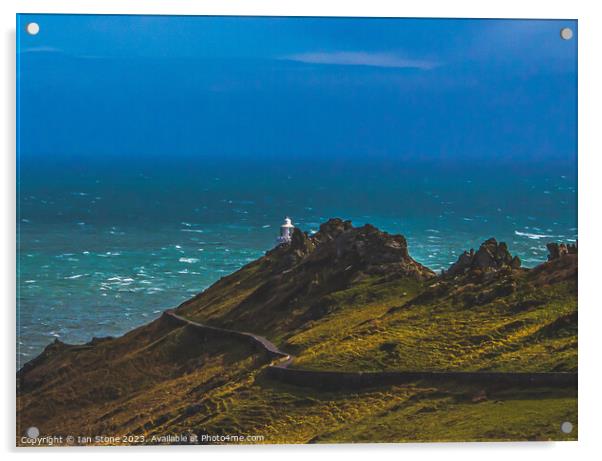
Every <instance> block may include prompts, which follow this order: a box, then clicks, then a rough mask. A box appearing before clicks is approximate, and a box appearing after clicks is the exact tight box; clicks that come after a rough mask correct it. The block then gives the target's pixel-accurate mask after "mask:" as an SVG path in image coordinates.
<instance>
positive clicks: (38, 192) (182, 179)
mask: <svg viewBox="0 0 602 461" xmlns="http://www.w3.org/2000/svg"><path fill="white" fill-rule="evenodd" d="M117 165H118V166H117ZM576 199H577V196H576V175H575V174H574V172H570V171H566V170H563V169H557V168H553V167H550V168H547V169H545V168H543V167H541V166H531V167H527V166H524V165H497V166H488V167H487V168H485V167H479V166H478V165H475V164H472V165H464V166H459V165H441V164H437V165H433V164H418V163H417V164H414V165H408V164H404V163H402V162H390V161H388V162H387V161H375V160H374V159H372V160H370V159H367V160H366V161H364V162H363V163H358V162H354V163H353V164H352V165H349V164H347V163H345V162H341V161H336V160H331V161H326V160H316V159H314V160H312V161H303V160H301V159H297V161H295V162H293V161H284V162H283V161H282V160H281V159H274V158H272V159H269V160H265V161H263V162H257V163H254V162H247V163H246V164H241V163H240V162H234V161H232V160H231V159H224V160H222V161H216V160H214V161H212V162H204V161H198V160H195V161H192V160H190V159H188V160H186V159H182V158H179V159H178V160H175V159H174V160H165V159H163V160H156V159H155V160H152V159H150V160H148V161H144V162H140V161H137V162H131V163H130V164H128V163H124V162H123V161H119V162H116V161H113V160H107V161H105V162H99V163H98V165H90V164H85V165H83V164H79V163H77V162H70V161H69V160H65V161H64V162H63V163H61V164H56V163H53V164H48V165H39V164H35V165H34V164H24V163H22V164H21V165H20V180H19V213H18V228H19V233H18V248H19V254H18V261H17V263H18V282H17V283H18V287H17V288H18V306H19V317H18V320H19V321H18V325H17V334H18V347H17V359H18V366H19V367H20V366H22V364H23V363H24V362H26V361H28V360H30V359H32V358H33V357H35V355H37V354H38V353H39V352H40V351H41V350H42V349H43V348H44V347H45V346H46V345H47V344H48V343H49V342H51V341H52V340H53V339H54V338H59V339H60V340H62V341H65V342H69V343H81V342H86V341H89V340H90V339H91V338H92V337H94V336H107V335H119V334H122V333H124V332H126V331H127V330H129V329H131V328H133V327H135V326H138V325H141V324H143V323H146V322H148V321H150V320H152V319H153V318H155V317H157V316H158V315H159V313H160V312H161V311H162V310H164V309H166V308H169V307H173V306H175V305H177V304H179V303H181V302H182V301H184V300H186V299H188V298H190V297H191V296H193V295H194V294H196V293H198V292H200V291H201V290H203V289H204V288H206V287H208V286H209V285H211V284H212V283H213V282H215V281H216V280H218V279H219V278H220V277H222V276H224V275H227V274H229V273H231V272H233V271H235V270H237V269H238V268H240V267H241V266H243V265H245V264H246V263H248V262H250V261H253V260H254V259H256V258H258V257H260V256H261V255H262V254H264V252H265V251H266V250H268V249H270V248H271V247H273V246H274V244H275V238H276V236H277V234H278V226H279V225H280V224H281V222H282V220H283V218H284V216H285V215H289V216H291V217H292V218H293V221H294V223H295V225H297V226H299V227H300V228H302V229H303V230H305V231H308V232H310V233H311V232H315V231H316V230H317V229H318V227H319V224H320V223H321V222H324V221H325V220H327V219H328V218H330V217H341V218H345V219H351V220H352V221H353V222H354V224H356V225H361V224H364V223H371V224H374V225H376V226H377V227H379V228H381V229H383V230H386V231H388V232H391V233H401V234H403V235H405V236H406V238H407V239H408V242H409V251H410V254H411V255H412V256H413V257H414V258H415V259H417V260H418V261H420V262H421V263H423V264H425V265H427V266H429V267H430V268H432V269H434V270H440V269H442V268H446V267H448V266H449V265H450V264H451V263H452V262H453V261H455V259H456V258H457V256H458V254H459V253H461V252H462V251H463V250H464V249H469V248H471V247H475V248H476V247H478V245H479V243H480V242H482V241H483V240H485V239H486V238H489V237H492V236H494V237H496V238H497V239H498V240H501V241H505V242H507V243H508V245H509V248H510V251H511V252H512V253H516V254H518V255H519V256H520V257H521V259H522V260H523V264H524V265H525V266H529V267H532V266H534V265H536V264H538V263H540V262H542V261H544V260H545V259H546V254H547V253H546V249H545V244H546V243H547V242H549V241H559V240H562V241H575V240H576V239H577V224H576V223H577V215H576V213H577V212H576Z"/></svg>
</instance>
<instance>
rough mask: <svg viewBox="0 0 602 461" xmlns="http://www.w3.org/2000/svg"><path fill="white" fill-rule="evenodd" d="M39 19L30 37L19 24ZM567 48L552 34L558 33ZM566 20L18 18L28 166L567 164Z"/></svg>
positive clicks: (571, 64)
mask: <svg viewBox="0 0 602 461" xmlns="http://www.w3.org/2000/svg"><path fill="white" fill-rule="evenodd" d="M33 20H35V21H36V22H38V23H39V24H40V28H41V30H40V33H39V34H38V35H37V36H28V35H27V34H26V33H25V31H24V29H25V24H26V23H27V22H30V21H33ZM567 26H569V27H571V28H573V30H574V31H575V38H574V39H573V40H570V41H564V40H561V39H560V36H559V31H560V29H561V28H562V27H567ZM576 29H577V24H576V22H575V21H557V20H554V21H531V20H525V21H517V20H440V19H432V20H425V19H344V18H330V19H328V18H324V19H320V18H250V17H249V18H236V17H231V18H226V17H162V16H81V15H73V16H70V15H21V16H19V17H18V34H17V35H18V47H19V50H18V53H19V56H18V57H19V65H18V72H19V80H18V81H19V129H20V137H19V148H20V155H21V159H22V160H24V161H28V160H31V161H34V162H37V160H39V159H42V158H46V159H48V158H50V157H52V158H53V159H67V160H68V159H75V158H77V159H80V161H84V162H85V161H89V160H90V161H91V160H92V159H99V158H102V159H109V158H110V159H114V158H115V157H117V158H122V159H128V158H141V157H142V158H152V157H155V156H171V157H177V158H182V159H185V158H189V157H195V158H201V159H212V158H221V159H223V158H232V159H233V160H241V161H242V160H245V159H246V160H250V159H257V158H274V157H282V156H287V157H292V158H298V159H313V158H316V157H318V156H328V157H333V158H342V159H361V158H363V159H373V158H393V159H398V160H402V161H406V160H407V161H409V160H412V161H425V162H427V163H428V162H433V161H435V162H445V161H447V160H449V161H451V162H460V161H462V160H466V161H468V162H470V163H472V164H474V162H475V161H477V162H481V163H483V164H487V163H491V164H495V163H496V162H498V161H500V162H509V161H510V162H521V163H522V162H527V163H531V164H543V163H546V164H554V165H571V164H574V163H575V159H576V136H577V120H576V117H577V107H576V105H577V39H576Z"/></svg>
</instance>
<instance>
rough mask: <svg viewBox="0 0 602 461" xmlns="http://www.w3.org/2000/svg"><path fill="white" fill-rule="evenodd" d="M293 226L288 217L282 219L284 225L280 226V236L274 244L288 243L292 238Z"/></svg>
mask: <svg viewBox="0 0 602 461" xmlns="http://www.w3.org/2000/svg"><path fill="white" fill-rule="evenodd" d="M294 229H295V226H293V222H292V221H291V218H289V217H288V216H287V217H286V218H284V224H282V226H280V236H279V237H278V238H277V239H276V242H278V243H279V244H283V243H290V242H291V239H292V238H293V230H294Z"/></svg>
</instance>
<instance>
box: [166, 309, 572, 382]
mask: <svg viewBox="0 0 602 461" xmlns="http://www.w3.org/2000/svg"><path fill="white" fill-rule="evenodd" d="M164 315H165V316H167V317H168V318H170V319H171V320H172V321H175V322H176V323H177V324H179V325H188V326H190V327H193V328H195V329H198V330H201V331H203V332H205V333H213V334H216V335H218V336H224V337H230V338H237V339H239V340H243V341H246V342H247V343H250V344H252V345H253V346H254V347H256V348H258V349H260V350H262V351H264V352H265V353H267V354H268V355H269V356H270V357H272V358H273V359H274V360H273V361H272V363H271V364H270V365H269V366H268V367H267V370H266V371H267V374H268V376H269V377H271V378H273V379H276V380H278V381H282V382H285V383H288V384H294V385H299V386H306V387H313V388H318V389H334V390H340V389H347V388H351V389H357V388H365V387H373V386H382V385H390V384H402V383H408V382H413V381H418V380H428V381H436V382H453V383H463V384H478V385H494V386H496V387H511V386H521V387H524V386H534V387H542V386H546V387H564V388H567V387H568V388H574V389H576V388H577V373H571V372H527V373H516V372H510V373H504V372H488V371H483V372H479V371H476V372H471V371H440V372H439V371H416V372H414V371H374V372H361V371H358V372H354V371H318V370H304V369H298V368H289V365H290V364H291V363H292V362H293V360H294V358H295V357H294V356H292V355H290V354H287V353H286V352H283V351H281V350H280V349H278V347H277V346H276V345H275V344H274V343H272V342H271V341H269V340H268V339H267V338H264V337H263V336H259V335H256V334H253V333H247V332H242V331H237V330H229V329H227V328H219V327H212V326H209V325H204V324H202V323H198V322H194V321H193V320H189V319H187V318H185V317H182V316H181V315H178V314H176V312H175V310H174V309H170V310H167V311H165V312H164Z"/></svg>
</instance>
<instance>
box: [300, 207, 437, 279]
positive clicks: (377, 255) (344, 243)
mask: <svg viewBox="0 0 602 461" xmlns="http://www.w3.org/2000/svg"><path fill="white" fill-rule="evenodd" d="M309 240H310V242H311V244H313V246H314V248H315V250H314V251H313V253H312V254H311V255H310V256H309V257H308V258H307V263H309V264H312V265H313V264H314V263H316V262H318V261H321V262H323V263H324V264H325V265H327V266H328V267H329V269H336V268H340V269H343V270H345V271H350V270H353V271H354V272H357V271H361V272H363V273H365V274H384V273H387V274H392V275H393V274H398V275H405V276H410V277H412V278H415V279H417V280H425V279H428V278H431V277H434V276H435V273H434V272H433V271H432V270H430V269H429V268H427V267H425V266H423V265H422V264H420V263H418V262H417V261H415V260H414V259H412V257H411V256H410V254H409V252H408V244H407V241H406V239H405V237H403V236H402V235H392V234H389V233H387V232H383V231H380V230H379V229H377V228H376V227H374V226H372V225H371V224H366V225H364V226H361V227H353V225H352V224H351V222H350V221H343V220H341V219H338V218H335V219H330V220H329V221H327V222H326V223H324V224H322V225H321V226H320V231H319V232H317V233H316V234H315V235H314V236H312V237H310V238H309ZM304 262H305V261H304Z"/></svg>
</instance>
